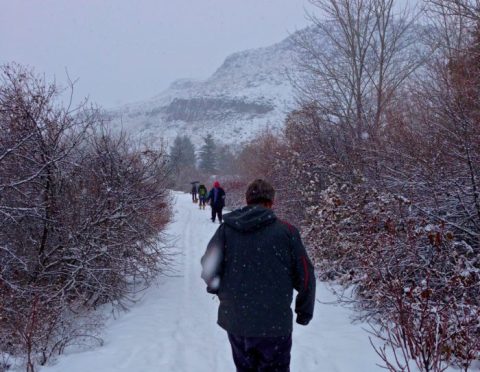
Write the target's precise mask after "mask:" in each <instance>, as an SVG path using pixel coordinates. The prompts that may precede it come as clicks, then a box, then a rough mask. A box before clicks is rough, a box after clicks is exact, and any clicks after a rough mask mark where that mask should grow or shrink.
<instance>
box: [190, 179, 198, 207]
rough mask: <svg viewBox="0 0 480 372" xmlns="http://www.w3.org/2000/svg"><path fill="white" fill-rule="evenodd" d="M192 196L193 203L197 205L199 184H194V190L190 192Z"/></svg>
mask: <svg viewBox="0 0 480 372" xmlns="http://www.w3.org/2000/svg"><path fill="white" fill-rule="evenodd" d="M190 193H191V194H192V202H194V203H196V202H197V201H198V199H197V184H196V183H192V190H191V191H190Z"/></svg>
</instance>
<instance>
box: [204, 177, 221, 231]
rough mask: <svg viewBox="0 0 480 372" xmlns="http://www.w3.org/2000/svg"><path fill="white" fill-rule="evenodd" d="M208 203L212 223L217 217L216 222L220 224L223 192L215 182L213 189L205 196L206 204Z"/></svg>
mask: <svg viewBox="0 0 480 372" xmlns="http://www.w3.org/2000/svg"><path fill="white" fill-rule="evenodd" d="M208 201H210V206H211V207H212V222H215V217H216V216H218V221H219V222H220V223H222V219H223V218H222V209H223V207H224V206H225V190H223V189H222V188H221V187H220V183H219V182H218V181H215V182H214V183H213V188H212V189H211V190H210V192H209V193H208V195H207V202H208Z"/></svg>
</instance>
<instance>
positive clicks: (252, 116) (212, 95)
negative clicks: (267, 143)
mask: <svg viewBox="0 0 480 372" xmlns="http://www.w3.org/2000/svg"><path fill="white" fill-rule="evenodd" d="M293 55H294V51H293V43H292V38H291V37H289V38H287V39H285V40H283V41H282V42H280V43H278V44H275V45H272V46H270V47H266V48H259V49H252V50H247V51H243V52H239V53H234V54H232V55H230V56H229V57H227V58H226V59H225V61H224V63H223V64H222V65H221V66H220V67H219V68H218V69H217V71H216V72H215V73H214V74H213V75H212V76H211V77H210V78H208V79H207V80H205V81H195V80H189V79H182V80H178V81H175V82H174V83H173V84H172V85H171V86H170V87H169V88H168V89H167V90H166V91H164V92H163V93H161V94H160V95H158V96H156V97H154V98H152V99H151V100H149V101H145V102H140V103H136V104H130V105H126V106H123V107H121V108H119V109H117V110H113V111H111V112H109V113H108V115H109V117H110V119H111V122H112V125H113V126H114V127H117V128H118V127H123V128H125V129H126V130H127V131H132V132H133V133H139V134H140V135H142V136H147V137H149V138H150V139H156V140H160V139H162V138H163V139H165V140H167V141H168V142H170V143H171V142H172V139H173V138H174V137H175V136H176V135H177V134H181V135H183V134H186V135H189V136H191V138H192V140H193V141H194V143H196V144H197V145H199V144H201V143H202V142H203V141H202V136H205V135H206V134H207V133H212V134H213V136H214V138H215V139H216V140H218V141H220V142H222V143H228V144H237V145H240V144H241V143H242V142H245V141H247V140H249V139H251V138H253V137H254V136H255V135H256V134H257V133H258V131H260V130H262V129H263V128H265V127H266V126H269V127H270V128H272V129H275V128H280V127H281V126H282V125H283V121H284V118H285V115H286V113H287V112H288V111H289V110H290V109H292V108H293V90H292V87H291V85H290V83H289V80H288V78H287V75H286V71H287V68H289V67H290V66H291V64H292V59H293Z"/></svg>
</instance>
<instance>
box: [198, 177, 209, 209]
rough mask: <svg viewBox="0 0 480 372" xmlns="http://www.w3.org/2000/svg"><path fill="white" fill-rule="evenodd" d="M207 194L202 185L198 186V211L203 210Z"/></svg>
mask: <svg viewBox="0 0 480 372" xmlns="http://www.w3.org/2000/svg"><path fill="white" fill-rule="evenodd" d="M207 193H208V191H207V188H206V187H205V185H204V184H203V183H202V184H201V185H200V186H198V200H199V201H200V203H199V208H200V209H205V204H206V201H207Z"/></svg>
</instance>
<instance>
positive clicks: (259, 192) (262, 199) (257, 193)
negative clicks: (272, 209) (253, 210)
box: [245, 179, 275, 205]
mask: <svg viewBox="0 0 480 372" xmlns="http://www.w3.org/2000/svg"><path fill="white" fill-rule="evenodd" d="M245 198H246V199H247V204H248V205H250V204H268V203H272V202H273V199H274V198H275V190H274V188H273V187H272V185H270V184H269V183H268V182H267V181H264V180H261V179H257V180H255V181H253V182H252V183H251V184H250V185H248V188H247V192H246V193H245Z"/></svg>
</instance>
